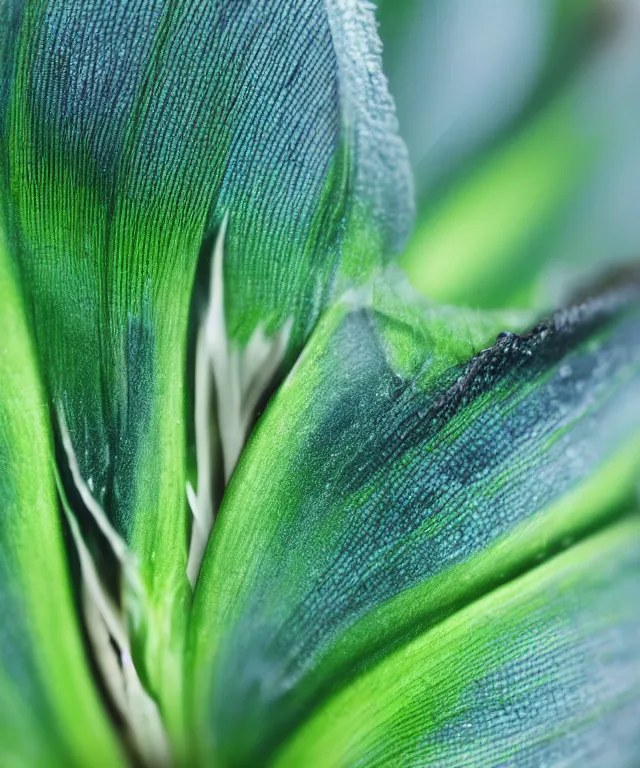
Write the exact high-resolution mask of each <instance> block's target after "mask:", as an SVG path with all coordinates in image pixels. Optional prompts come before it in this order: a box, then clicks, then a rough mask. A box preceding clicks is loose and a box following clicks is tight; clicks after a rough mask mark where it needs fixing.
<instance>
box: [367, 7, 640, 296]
mask: <svg viewBox="0 0 640 768" xmlns="http://www.w3.org/2000/svg"><path fill="white" fill-rule="evenodd" d="M378 6H379V7H378V17H379V22H380V32H381V36H382V39H383V43H384V59H385V66H386V72H387V75H388V78H389V82H390V86H391V90H392V92H393V94H394V96H395V99H396V102H397V110H398V118H399V122H400V130H401V133H402V135H403V137H404V139H405V141H406V142H407V145H408V147H409V152H410V156H411V161H412V165H413V168H414V172H415V179H416V180H415V186H416V189H415V192H416V201H417V225H416V229H415V232H414V235H413V238H412V240H411V242H410V245H409V248H408V251H407V253H406V255H405V257H404V259H403V266H404V267H405V269H406V270H407V272H408V273H409V277H410V279H411V281H412V283H413V284H414V285H415V286H416V287H417V288H418V289H420V290H421V291H422V292H423V293H426V294H427V295H429V296H431V297H432V298H433V299H435V300H437V301H442V302H454V303H463V304H470V305H472V306H484V307H492V306H529V307H534V308H535V309H538V310H540V311H545V310H548V309H549V308H551V307H552V306H554V305H557V304H559V303H562V302H563V301H564V300H565V299H566V298H567V296H568V295H569V294H570V292H571V291H574V290H575V289H576V287H580V285H582V284H587V283H589V282H590V281H592V280H594V279H597V278H598V277H599V276H600V275H601V274H602V273H606V272H608V271H611V270H612V269H614V268H615V266H616V265H619V264H621V263H626V262H633V261H634V260H636V259H637V257H638V255H639V254H640V215H639V213H640V211H639V207H640V98H639V97H638V94H640V0H379V3H378Z"/></svg>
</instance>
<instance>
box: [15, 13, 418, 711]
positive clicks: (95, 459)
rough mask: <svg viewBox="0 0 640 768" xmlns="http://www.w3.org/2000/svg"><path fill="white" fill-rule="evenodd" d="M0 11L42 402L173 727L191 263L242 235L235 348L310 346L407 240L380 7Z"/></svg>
mask: <svg viewBox="0 0 640 768" xmlns="http://www.w3.org/2000/svg"><path fill="white" fill-rule="evenodd" d="M1 13H2V15H3V19H2V20H3V21H6V24H3V27H2V32H3V35H2V37H3V42H2V63H1V65H2V67H3V71H4V75H3V78H2V92H1V93H0V99H1V101H0V128H1V129H2V130H1V132H0V144H1V147H2V157H1V160H0V168H2V171H3V172H4V173H6V177H7V179H6V181H7V188H8V189H9V195H8V200H6V201H5V202H6V204H7V210H8V216H9V218H8V221H9V224H10V244H11V247H12V250H13V251H14V252H15V255H16V259H17V261H18V262H19V264H20V268H21V270H22V275H23V278H24V285H25V291H26V294H27V298H28V306H29V307H30V309H31V310H32V314H33V322H34V327H35V332H36V340H37V346H38V350H39V352H40V355H41V364H42V368H43V371H44V375H45V379H46V385H47V389H48V395H49V398H50V401H51V403H52V405H53V407H54V409H55V412H56V416H57V420H58V422H59V423H60V432H61V436H62V437H64V432H65V429H67V430H68V432H69V436H70V441H69V442H70V446H71V449H72V450H71V451H69V453H73V454H75V457H76V459H77V462H78V465H79V475H80V476H81V479H82V481H83V482H84V483H85V484H86V486H87V488H88V489H89V490H91V493H92V494H93V496H94V497H95V501H97V502H98V504H99V505H100V506H101V507H102V508H103V509H104V511H105V512H106V514H107V516H108V518H109V520H110V521H111V523H112V524H113V525H114V527H115V529H116V533H117V534H119V535H120V536H121V537H123V538H124V540H125V542H126V544H127V545H128V546H129V547H130V549H131V550H132V552H133V555H134V556H137V558H138V562H139V567H140V574H139V575H140V582H141V583H140V589H139V590H130V594H125V596H124V602H125V604H126V605H127V606H128V607H129V613H130V622H131V624H132V625H133V630H134V635H135V637H134V641H135V649H136V650H137V656H138V662H139V666H140V668H141V669H140V671H141V674H142V675H143V676H144V677H145V678H146V679H147V682H148V683H149V685H150V687H151V689H152V692H153V693H154V695H156V696H157V697H159V698H160V699H161V701H162V703H163V706H165V707H169V708H173V709H178V708H179V702H180V696H181V695H180V685H181V672H180V663H181V662H180V656H181V646H182V637H183V630H184V625H185V612H186V604H187V602H188V584H187V580H186V576H185V572H186V567H187V546H186V542H187V535H188V530H187V528H188V525H187V523H188V512H187V508H186V496H185V484H186V473H185V468H184V464H185V455H184V454H185V449H184V445H185V443H186V438H185V434H186V429H185V424H184V413H185V392H184V388H185V380H186V374H185V359H186V356H187V350H186V345H187V342H186V337H187V323H188V317H189V310H190V304H191V297H192V290H193V282H194V274H195V270H196V265H197V262H198V260H199V258H200V256H201V254H202V258H203V259H208V258H209V256H210V253H211V249H212V238H213V236H214V235H215V233H216V232H217V230H218V228H219V226H220V224H221V222H222V221H223V218H224V217H225V216H228V222H229V223H228V234H227V239H226V242H225V262H224V283H225V286H224V296H225V301H226V310H227V326H228V328H229V335H230V336H231V338H232V339H233V340H234V342H236V343H238V344H241V345H242V344H245V343H246V342H247V341H248V339H249V338H250V337H251V335H252V333H253V332H254V331H255V330H256V328H258V326H260V327H261V328H264V329H265V330H266V332H267V334H270V333H273V332H275V331H276V330H277V329H278V328H280V327H281V326H282V325H283V323H285V321H287V320H289V319H290V318H291V317H293V320H294V332H293V336H292V347H297V346H299V345H300V344H301V342H302V340H303V339H304V337H305V336H306V335H307V333H308V332H309V329H310V328H311V326H312V324H313V323H314V321H315V319H316V318H317V316H318V314H319V312H320V309H321V307H322V306H323V304H324V303H325V302H326V300H327V298H328V296H329V295H330V293H331V291H332V290H333V286H334V284H338V283H340V284H343V282H346V281H347V280H352V279H361V277H362V275H361V274H360V273H361V272H362V273H366V272H367V271H368V270H369V271H370V270H372V269H373V268H374V267H375V266H376V265H377V264H378V263H380V262H382V261H383V260H384V259H385V258H387V257H388V255H389V254H390V252H392V251H394V250H395V249H397V248H398V247H399V245H400V244H401V243H402V242H403V240H404V236H405V233H406V230H407V227H408V222H409V219H410V182H409V179H408V170H407V163H406V160H405V152H404V148H403V145H402V143H401V142H400V140H399V138H398V137H397V135H396V133H395V127H396V126H395V114H394V108H393V103H392V101H391V99H390V97H389V95H388V92H387V90H386V82H385V80H384V77H383V76H382V73H381V70H380V51H379V43H378V39H377V36H376V32H375V23H374V17H373V12H372V10H371V8H370V7H369V5H368V3H366V2H363V1H362V0H357V2H342V1H341V0H313V2H308V0H287V2H285V3H276V4H273V3H272V4H269V3H264V2H261V1H258V0H251V2H242V3H238V2H229V1H222V0H219V1H217V2H213V1H212V0H200V1H199V2H168V0H167V1H165V0H137V1H136V2H130V1H129V0H126V1H124V0H122V1H119V2H110V3H106V4H105V3H95V2H90V3H87V2H84V0H82V1H81V0H72V2H69V1H68V0H65V1H64V2H60V1H59V0H36V1H35V2H30V3H27V4H23V3H21V2H19V1H18V0H10V2H9V3H3V5H2V10H1ZM5 30H7V31H8V33H7V34H6V36H5V34H4V33H5ZM362 253H366V254H367V255H368V258H367V260H366V263H363V260H362V259H361V255H362ZM69 461H70V463H72V457H70V459H69ZM85 495H86V494H85ZM96 538H98V536H97V534H96ZM175 717H176V718H179V714H178V713H176V715H175ZM170 719H171V718H170Z"/></svg>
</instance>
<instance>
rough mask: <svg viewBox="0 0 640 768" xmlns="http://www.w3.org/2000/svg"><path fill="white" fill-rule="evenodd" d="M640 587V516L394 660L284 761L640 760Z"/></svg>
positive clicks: (312, 728) (355, 688)
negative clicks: (639, 611)
mask: <svg viewBox="0 0 640 768" xmlns="http://www.w3.org/2000/svg"><path fill="white" fill-rule="evenodd" d="M639 588H640V519H639V518H638V515H637V514H635V515H634V517H633V520H628V521H626V522H622V523H620V524H618V525H615V526H613V527H612V529H610V530H607V531H606V532H605V533H601V534H599V535H597V536H594V537H593V538H591V539H589V540H587V541H585V542H583V543H582V544H580V545H579V546H577V547H575V548H574V549H572V550H570V551H568V552H566V553H564V554H562V555H560V556H559V557H556V558H554V559H553V560H551V561H550V562H548V563H545V564H544V565H542V566H541V567H539V568H536V569H534V570H533V571H531V572H530V573H527V574H526V575H525V576H523V577H521V578H519V579H517V580H516V581H514V582H512V583H510V584H509V585H507V586H505V587H502V588H500V589H498V590H496V591H495V592H492V593H491V594H489V595H487V596H486V597H484V598H482V599H481V600H479V601H478V602H476V603H474V604H473V605H471V606H469V607H468V608H465V609H464V610H463V611H460V613H458V614H456V615H455V616H453V617H451V618H449V619H447V620H445V621H443V622H442V623H441V624H439V625H438V626H436V627H434V628H433V629H431V630H430V631H428V632H426V633H425V634H424V635H422V636H421V637H419V638H418V639H417V640H415V641H413V642H412V643H410V644H409V645H407V646H406V647H404V648H402V649H401V650H399V651H397V652H396V653H394V654H393V655H392V656H390V657H389V658H387V659H385V660H384V661H383V662H382V663H380V664H379V665H378V666H376V667H375V668H374V669H373V670H371V671H370V672H369V673H367V674H365V675H364V676H362V677H361V678H360V679H358V680H356V681H355V682H354V683H353V684H352V685H351V686H350V687H349V688H347V689H346V690H345V691H343V692H341V693H340V694H339V695H338V696H336V697H335V698H333V699H332V700H331V701H330V702H329V703H328V704H327V706H326V707H324V708H323V710H322V711H321V712H319V713H318V714H317V715H316V716H315V717H314V718H312V719H311V720H310V721H309V722H308V723H307V724H306V725H305V726H304V727H303V728H302V729H301V730H300V731H298V733H296V735H295V737H294V738H293V739H292V740H291V743H290V744H288V745H287V746H286V747H285V748H284V749H283V751H282V753H281V754H280V755H279V759H277V760H276V761H275V765H277V766H279V767H280V766H282V767H284V766H298V765H305V766H316V765H317V766H345V768H346V766H349V768H356V766H374V765H375V766H381V765H437V766H440V767H441V768H448V767H450V768H454V766H461V765H464V766H468V767H469V768H472V767H473V768H486V766H492V765H495V766H497V765H505V766H506V765H517V766H521V767H522V768H529V767H530V768H533V767H534V766H541V765H567V766H576V768H577V766H580V767H581V768H583V767H584V768H600V766H604V765H606V766H609V767H610V768H623V767H624V766H631V765H634V764H635V761H636V760H637V756H638V754H639V750H640V734H639V733H638V719H639V718H640V615H639V613H638V600H637V598H638V590H639Z"/></svg>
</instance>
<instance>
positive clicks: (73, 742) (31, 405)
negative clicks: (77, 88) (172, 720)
mask: <svg viewBox="0 0 640 768" xmlns="http://www.w3.org/2000/svg"><path fill="white" fill-rule="evenodd" d="M1 224H2V222H1V219H0V306H1V307H2V333H1V334H0V615H1V617H2V619H1V628H0V712H2V717H0V761H1V762H2V764H3V765H6V766H16V767H17V766H24V765H29V766H51V765H95V764H96V759H98V757H99V760H100V765H104V766H112V765H114V766H117V765H122V764H123V763H122V761H121V759H120V754H119V750H118V748H117V747H116V742H115V739H114V736H113V734H112V733H111V730H110V726H109V725H108V723H107V720H106V717H105V714H104V712H103V711H102V709H101V706H100V704H99V703H98V697H97V692H96V690H95V688H94V686H93V683H92V681H91V678H90V671H89V665H88V663H87V659H86V658H85V649H84V648H83V644H82V641H81V638H80V632H79V627H78V622H77V619H76V615H75V608H74V604H73V599H72V595H71V590H70V584H69V574H68V572H67V565H66V561H65V556H64V550H63V540H62V530H61V518H60V514H59V510H58V504H57V499H56V491H55V483H54V479H53V461H54V459H53V451H52V444H51V435H50V433H49V428H48V411H47V406H46V404H45V400H44V396H43V392H42V388H41V385H40V381H39V377H38V369H37V363H36V359H35V353H34V348H33V345H32V340H31V338H30V336H29V333H28V330H27V324H26V319H25V316H24V313H23V307H22V301H21V298H20V294H19V291H18V288H17V284H16V281H15V275H14V273H13V270H12V268H11V266H10V263H9V260H8V256H7V252H6V248H5V244H4V237H3V232H2V227H1Z"/></svg>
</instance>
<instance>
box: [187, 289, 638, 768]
mask: <svg viewBox="0 0 640 768" xmlns="http://www.w3.org/2000/svg"><path fill="white" fill-rule="evenodd" d="M525 322H526V320H525V319H524V318H520V319H513V318H512V319H509V318H507V317H504V316H500V315H486V316H485V315H482V314H481V313H478V312H459V311H457V310H447V309H430V308H428V307H424V306H421V305H420V304H416V303H413V304H412V303H411V301H409V300H408V298H407V296H406V295H402V294H399V295H395V294H394V292H393V291H391V292H390V291H389V289H387V288H385V287H384V286H379V287H377V288H376V289H375V290H374V291H373V295H372V297H371V298H370V300H369V301H368V302H367V301H364V302H358V301H354V302H344V303H342V304H339V305H337V306H336V307H335V308H334V309H332V310H331V311H330V312H328V313H327V315H326V316H325V317H324V319H323V320H322V322H321V324H320V325H319V327H318V328H317V330H316V332H315V334H314V336H313V337H312V339H311V341H310V343H309V345H308V347H307V349H306V350H305V352H304V354H303V356H302V358H301V360H300V361H299V363H298V365H297V366H296V368H295V369H294V371H293V372H292V373H291V374H290V376H289V378H288V379H287V380H286V381H285V383H284V385H283V386H282V388H281V390H280V391H279V392H278V394H277V395H276V397H275V399H274V401H273V402H272V404H271V405H270V406H269V409H268V411H267V413H266V414H265V416H264V418H263V419H262V421H261V422H260V423H259V425H258V427H257V430H256V432H255V434H254V436H253V438H252V440H251V442H250V443H249V445H248V447H247V449H246V452H245V454H244V457H243V458H242V460H241V462H240V464H239V467H238V470H237V472H236V474H235V475H234V477H233V479H232V481H231V484H230V486H229V488H228V491H227V494H226V496H225V499H224V502H223V505H222V508H221V511H220V515H219V519H218V522H217V523H216V527H215V528H214V532H213V536H212V540H211V543H210V547H209V550H208V552H207V554H206V557H205V562H204V566H203V571H202V574H201V579H200V582H199V583H198V586H197V590H196V598H195V606H194V615H193V619H192V625H191V627H192V633H191V643H190V648H191V658H190V662H189V669H188V674H189V675H190V676H191V680H190V686H191V689H192V692H191V694H190V696H191V697H192V700H191V706H192V712H191V717H192V719H193V722H194V723H195V724H196V735H197V744H196V748H197V750H199V754H200V756H201V759H203V760H205V761H207V760H209V759H213V757H212V756H214V757H215V759H216V760H220V761H221V762H222V763H223V764H237V763H238V762H247V761H248V762H251V761H252V760H255V759H257V755H261V758H263V757H264V756H266V755H269V754H271V753H272V752H273V751H274V750H276V749H277V748H278V746H279V745H280V744H281V742H282V740H283V739H285V738H286V737H287V736H288V735H289V734H291V733H292V732H293V731H294V730H295V729H296V728H297V727H298V726H299V725H300V724H301V723H302V722H303V721H305V719H306V718H307V717H308V716H309V714H310V713H311V712H313V711H314V709H315V708H316V707H317V706H319V705H320V704H321V702H322V701H324V700H325V699H326V698H327V696H330V695H331V694H333V693H335V692H336V691H338V690H340V689H341V688H343V687H345V686H348V684H349V681H350V680H351V679H353V678H354V676H356V675H358V674H359V673H360V672H361V671H362V670H363V669H364V668H366V667H367V665H369V664H371V663H372V662H373V661H375V659H376V658H378V657H381V656H384V655H385V654H387V653H388V652H389V651H390V650H392V649H393V648H394V647H395V646H397V645H398V644H399V643H403V642H405V641H406V640H407V639H409V638H411V637H412V636H413V635H415V634H416V633H421V632H424V631H425V629H426V628H428V627H429V626H432V625H433V624H434V623H437V622H439V621H441V620H442V619H443V618H446V617H447V616H449V615H451V614H453V613H455V612H456V611H457V610H458V609H459V608H460V607H461V606H464V605H466V604H468V603H470V602H472V601H474V600H476V599H477V598H478V597H479V596H481V595H483V594H485V593H487V592H489V591H490V590H491V589H493V588H495V586H497V585H499V584H501V583H503V582H504V581H507V580H509V579H511V578H512V577H513V576H514V575H515V574H518V573H519V572H521V571H522V570H524V569H527V568H529V567H530V566H531V565H532V564H533V563H535V562H536V561H537V560H538V559H539V558H546V557H549V556H550V555H551V554H552V553H553V552H555V551H557V550H559V549H562V548H564V547H566V546H567V545H568V544H569V543H570V542H571V541H573V540H575V539H576V538H579V537H582V536H584V535H585V533H586V532H588V531H589V530H590V529H591V528H592V527H593V526H599V525H601V524H603V522H605V521H606V520H607V519H608V518H609V517H610V516H611V515H612V514H615V513H616V510H617V508H618V505H619V504H621V503H622V502H623V501H624V499H625V498H627V497H629V496H630V495H631V494H632V493H633V491H634V484H635V482H636V479H637V473H638V467H639V466H640V448H639V446H638V440H637V434H638V427H639V426H640V399H639V397H638V392H639V383H640V341H639V340H640V303H639V301H638V292H637V291H636V290H632V289H629V290H627V291H623V292H621V293H614V294H610V295H608V296H606V297H603V298H601V299H599V300H595V301H593V302H591V303H589V304H586V305H582V306H578V307H575V308H573V309H569V310H565V311H561V312H559V313H558V314H556V315H555V316H553V317H552V318H551V319H549V320H548V321H545V322H543V323H541V324H539V325H538V326H536V327H535V328H533V330H530V331H528V332H526V333H523V334H520V335H518V334H516V333H512V332H511V331H518V330H520V331H522V329H523V328H524V327H526V326H525ZM507 330H508V331H510V332H507ZM499 331H505V333H500V335H499V338H498V339H497V341H495V343H493V344H492V341H493V340H494V339H495V337H496V335H497V334H498V332H499Z"/></svg>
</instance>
